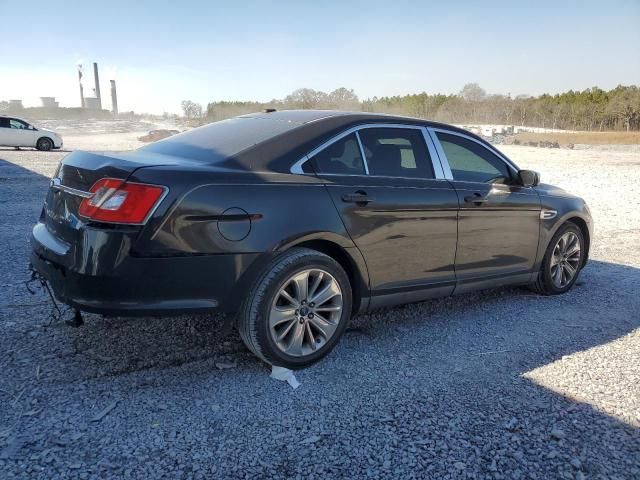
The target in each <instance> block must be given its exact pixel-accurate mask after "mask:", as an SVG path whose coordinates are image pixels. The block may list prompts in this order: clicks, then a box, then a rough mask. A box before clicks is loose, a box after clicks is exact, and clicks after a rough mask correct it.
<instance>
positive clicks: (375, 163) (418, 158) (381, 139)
mask: <svg viewBox="0 0 640 480" xmlns="http://www.w3.org/2000/svg"><path fill="white" fill-rule="evenodd" d="M358 134H359V135H360V140H361V142H362V148H363V149H364V154H365V156H366V157H367V165H368V167H369V174H370V175H378V176H384V177H407V178H434V173H433V166H432V164H431V158H430V156H429V151H428V150H427V145H426V144H425V141H424V136H423V134H422V131H421V130H418V129H410V128H390V127H381V128H364V129H362V130H359V132H358Z"/></svg>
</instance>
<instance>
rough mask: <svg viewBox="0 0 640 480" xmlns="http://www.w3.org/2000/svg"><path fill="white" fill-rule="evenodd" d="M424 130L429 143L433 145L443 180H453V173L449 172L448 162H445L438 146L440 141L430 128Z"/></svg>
mask: <svg viewBox="0 0 640 480" xmlns="http://www.w3.org/2000/svg"><path fill="white" fill-rule="evenodd" d="M425 130H426V131H427V134H428V135H429V138H430V139H431V142H432V143H433V145H434V148H435V150H436V153H437V156H438V161H439V162H440V167H441V168H442V172H443V176H444V178H446V179H447V180H453V173H452V172H451V167H450V166H449V161H448V160H447V156H446V155H445V153H444V150H443V149H442V145H440V140H438V137H436V133H435V131H433V129H432V128H431V127H427V128H425Z"/></svg>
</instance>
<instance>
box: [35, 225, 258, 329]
mask: <svg viewBox="0 0 640 480" xmlns="http://www.w3.org/2000/svg"><path fill="white" fill-rule="evenodd" d="M90 237H91V235H85V238H90ZM98 238H102V240H103V241H101V242H94V243H93V244H91V245H87V244H82V245H69V244H65V243H64V242H63V241H61V240H60V239H59V238H57V237H56V236H54V235H53V234H51V233H50V232H49V231H48V230H47V228H46V226H45V225H44V224H42V223H38V224H37V225H36V226H35V227H34V229H33V232H32V236H31V246H32V252H31V259H30V260H31V265H32V267H33V269H34V270H35V271H37V272H38V273H39V274H40V275H42V276H43V277H44V278H45V279H46V280H47V281H48V282H49V284H50V285H51V288H52V290H53V293H54V295H55V296H56V298H57V299H58V300H59V301H61V302H63V303H65V304H67V305H69V306H71V307H73V308H75V309H78V310H81V311H86V312H92V313H99V314H102V315H107V316H145V315H153V316H156V315H158V316H160V315H161V316H165V315H180V314H193V313H209V312H217V311H222V312H232V311H235V310H237V308H238V304H239V303H240V302H241V298H240V296H239V294H238V291H237V289H236V288H235V287H237V285H241V284H242V282H241V281H240V280H241V279H243V278H244V274H245V272H246V270H247V269H248V267H249V266H250V265H252V264H254V263H255V262H254V260H255V259H256V258H257V256H258V254H222V255H197V256H192V255H188V256H172V257H154V258H142V257H135V256H132V255H130V254H129V249H128V248H127V247H129V246H130V242H129V239H128V238H127V236H126V235H123V234H113V235H111V236H110V237H109V236H107V237H98ZM105 238H106V239H107V240H106V241H105ZM123 251H124V252H125V253H124V254H123V253H122V252H123ZM113 252H115V254H112V253H113ZM118 252H120V253H118Z"/></svg>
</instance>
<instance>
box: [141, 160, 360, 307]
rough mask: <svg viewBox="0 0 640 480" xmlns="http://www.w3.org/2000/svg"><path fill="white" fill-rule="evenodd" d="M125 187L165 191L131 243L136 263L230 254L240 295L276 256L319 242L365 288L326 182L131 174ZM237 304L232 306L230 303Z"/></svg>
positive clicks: (163, 171)
mask: <svg viewBox="0 0 640 480" xmlns="http://www.w3.org/2000/svg"><path fill="white" fill-rule="evenodd" d="M130 181H138V182H148V183H155V184H162V185H171V186H170V193H169V195H168V196H167V198H166V199H165V202H163V204H162V205H160V207H159V208H158V210H157V211H156V213H155V214H154V216H153V217H152V218H151V220H150V222H149V224H148V225H147V226H146V227H145V229H144V230H143V231H142V232H141V234H140V237H139V238H138V240H137V241H136V242H135V245H134V249H133V250H134V251H135V252H136V253H137V254H138V255H140V256H156V257H162V256H187V255H207V256H212V255H217V254H227V255H228V254H236V255H237V258H238V262H245V260H246V259H251V260H250V262H249V263H248V264H243V265H242V267H241V268H240V270H242V272H241V274H240V279H239V281H238V282H237V283H238V284H237V287H236V290H238V291H242V292H244V294H245V295H246V288H250V284H251V283H252V282H253V281H255V279H256V278H257V276H258V275H259V274H260V273H261V272H263V271H264V269H265V267H266V266H267V264H268V263H269V262H270V261H271V260H272V259H273V258H274V257H275V256H276V255H277V254H278V252H280V251H283V250H286V249H288V248H291V247H293V246H295V245H298V244H300V243H302V242H306V241H312V240H324V241H328V242H331V243H333V244H336V245H338V246H340V247H342V248H343V249H344V250H345V251H346V252H347V253H348V255H349V256H350V257H351V260H352V261H353V264H354V265H355V266H356V269H357V272H356V274H357V275H358V277H359V278H358V280H359V283H360V282H362V284H364V285H368V274H367V272H366V266H365V264H364V260H363V259H362V256H361V255H360V253H359V251H358V250H357V248H356V247H355V245H354V244H353V242H352V240H351V238H350V236H349V235H348V233H347V231H346V229H345V227H344V224H343V222H342V220H341V218H340V216H339V214H338V212H337V210H336V208H335V206H334V204H333V202H332V200H331V197H330V195H329V193H328V191H327V188H326V186H325V185H324V183H323V182H322V181H321V180H320V179H318V178H316V177H312V176H304V175H292V174H279V173H260V172H250V173H238V172H217V173H216V174H211V173H207V172H206V171H204V170H203V171H188V170H187V171H185V170H181V171H179V172H177V171H174V170H173V169H171V168H169V167H151V168H142V169H140V170H137V171H136V172H135V173H134V174H133V175H132V177H131V179H130ZM234 301H235V300H234Z"/></svg>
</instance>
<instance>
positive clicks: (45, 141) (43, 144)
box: [36, 137, 53, 152]
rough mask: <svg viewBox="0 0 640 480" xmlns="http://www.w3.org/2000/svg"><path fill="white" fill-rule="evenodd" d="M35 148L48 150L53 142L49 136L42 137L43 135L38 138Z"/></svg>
mask: <svg viewBox="0 0 640 480" xmlns="http://www.w3.org/2000/svg"><path fill="white" fill-rule="evenodd" d="M36 148H37V149H38V150H41V151H43V152H48V151H49V150H51V149H52V148H53V142H52V141H51V139H49V138H44V137H43V138H40V139H38V142H37V143H36Z"/></svg>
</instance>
